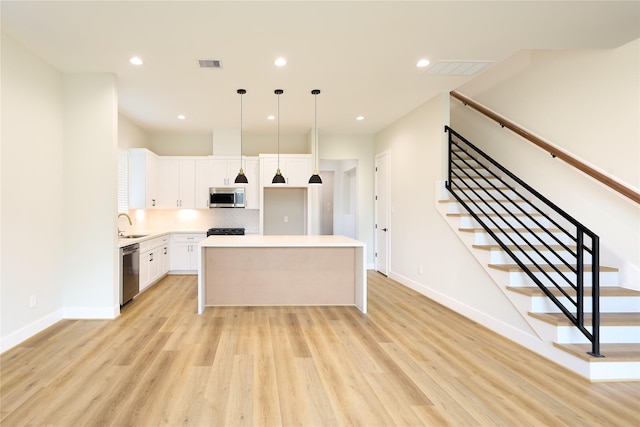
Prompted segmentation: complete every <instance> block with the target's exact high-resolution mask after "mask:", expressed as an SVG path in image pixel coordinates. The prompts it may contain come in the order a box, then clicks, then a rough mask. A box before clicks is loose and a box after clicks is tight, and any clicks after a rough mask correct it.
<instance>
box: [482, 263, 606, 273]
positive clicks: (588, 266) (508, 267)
mask: <svg viewBox="0 0 640 427" xmlns="http://www.w3.org/2000/svg"><path fill="white" fill-rule="evenodd" d="M525 266H526V267H527V268H528V269H530V270H532V271H536V270H540V269H541V270H542V271H546V272H547V273H552V272H555V270H554V269H553V268H552V267H551V266H550V265H540V268H538V267H536V266H535V265H532V264H525ZM489 267H490V268H494V269H496V270H502V271H522V269H521V268H520V266H519V265H518V264H489ZM555 267H556V268H557V269H558V270H559V271H560V272H562V273H568V272H570V271H571V270H570V269H569V267H567V266H566V265H564V264H559V265H555ZM591 267H592V266H591V264H585V266H584V271H585V273H590V272H591ZM617 271H618V269H617V268H614V267H607V266H605V265H601V266H600V273H615V272H617Z"/></svg>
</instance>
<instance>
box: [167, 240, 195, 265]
mask: <svg viewBox="0 0 640 427" xmlns="http://www.w3.org/2000/svg"><path fill="white" fill-rule="evenodd" d="M190 245H191V243H186V242H174V243H172V244H171V258H170V266H171V270H172V271H184V270H189V269H190V264H191V260H190V254H191V252H190Z"/></svg>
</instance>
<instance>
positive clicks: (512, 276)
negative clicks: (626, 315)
mask: <svg viewBox="0 0 640 427" xmlns="http://www.w3.org/2000/svg"><path fill="white" fill-rule="evenodd" d="M548 274H549V277H550V278H551V279H553V280H554V281H555V282H557V283H564V279H562V278H561V277H560V275H559V274H558V273H555V272H554V273H548ZM534 276H535V277H540V280H541V281H544V280H547V279H546V276H543V275H542V273H534ZM583 277H584V279H583V280H584V283H585V284H588V283H591V272H587V273H584V276H583ZM543 283H544V282H543ZM618 285H619V281H618V272H617V271H607V272H601V273H600V287H606V286H618ZM509 286H513V287H519V286H538V285H537V284H536V283H535V282H534V281H533V280H531V278H530V277H529V276H527V274H526V273H524V272H522V271H512V272H510V273H509Z"/></svg>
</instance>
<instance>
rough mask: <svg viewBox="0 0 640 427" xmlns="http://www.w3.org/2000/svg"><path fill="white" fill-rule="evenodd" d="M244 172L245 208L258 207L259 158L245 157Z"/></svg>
mask: <svg viewBox="0 0 640 427" xmlns="http://www.w3.org/2000/svg"><path fill="white" fill-rule="evenodd" d="M243 169H244V174H245V176H246V177H247V181H249V183H248V184H246V191H245V197H246V203H245V209H260V159H259V158H258V157H246V158H245V160H244V167H243Z"/></svg>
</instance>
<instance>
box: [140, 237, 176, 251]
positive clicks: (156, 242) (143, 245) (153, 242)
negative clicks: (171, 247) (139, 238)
mask: <svg viewBox="0 0 640 427" xmlns="http://www.w3.org/2000/svg"><path fill="white" fill-rule="evenodd" d="M168 244H169V235H165V236H160V237H155V238H153V239H149V240H145V241H143V242H140V252H145V251H148V250H150V249H154V248H157V247H159V246H163V245H168Z"/></svg>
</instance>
